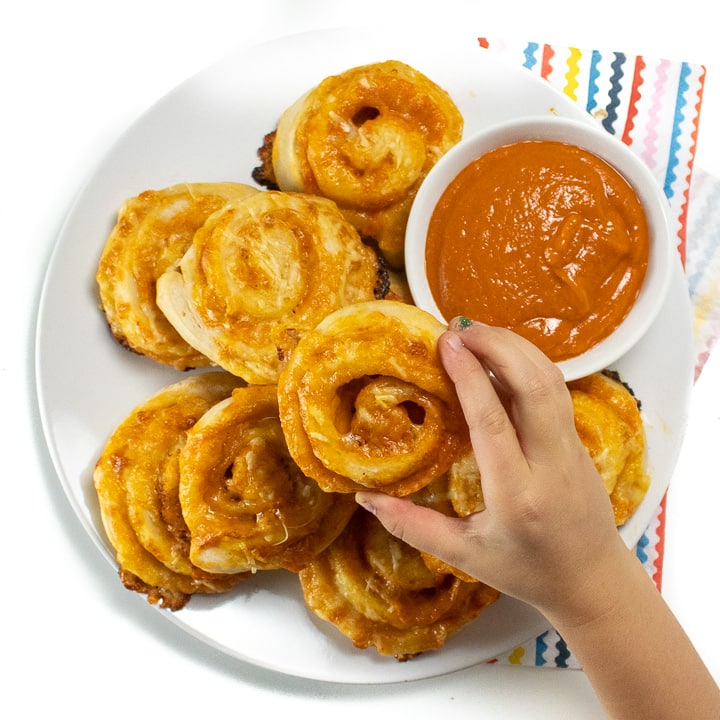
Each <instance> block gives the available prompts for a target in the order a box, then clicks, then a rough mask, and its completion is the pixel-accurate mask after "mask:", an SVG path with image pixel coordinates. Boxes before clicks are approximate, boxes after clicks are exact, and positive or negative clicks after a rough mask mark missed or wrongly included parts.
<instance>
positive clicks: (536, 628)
mask: <svg viewBox="0 0 720 720" xmlns="http://www.w3.org/2000/svg"><path fill="white" fill-rule="evenodd" d="M390 58H393V59H398V60H402V61H404V62H406V63H409V64H410V65H413V66H415V67H416V68H417V69H419V70H421V71H423V72H424V73H426V74H427V75H428V76H429V77H430V78H432V79H433V80H435V81H436V82H438V83H439V84H440V85H441V86H443V87H444V88H446V89H447V90H448V91H449V92H450V93H451V94H452V96H453V98H454V99H455V101H456V103H457V104H458V106H459V108H460V110H461V111H462V113H463V115H464V117H465V121H466V129H467V131H469V132H472V131H474V130H477V129H479V128H481V127H483V126H485V125H487V124H490V123H494V122H496V121H498V120H500V119H503V118H508V117H517V116H521V115H526V114H538V113H543V112H556V113H558V114H562V115H568V116H571V117H583V118H584V117H587V116H586V115H585V113H583V112H582V111H580V110H579V109H578V108H577V107H576V106H575V105H574V104H573V103H571V102H570V100H568V99H566V98H565V97H564V96H562V95H561V94H559V93H557V92H556V91H554V90H553V89H551V88H550V87H549V85H547V84H546V83H544V82H543V81H541V80H539V79H537V78H536V77H535V76H533V75H532V74H531V73H530V72H528V71H526V70H524V69H522V68H516V67H510V66H508V65H506V64H503V63H500V62H498V61H494V60H492V59H491V58H490V57H488V55H487V54H486V53H484V52H482V51H481V50H480V49H478V47H477V40H476V38H475V36H474V35H471V34H469V35H462V34H459V35H456V36H454V37H447V36H445V37H443V38H442V39H440V38H433V37H431V36H430V35H428V36H426V37H423V38H412V37H409V38H402V37H400V36H397V35H393V36H389V35H388V36H386V35H383V34H381V33H378V32H376V31H372V32H369V31H367V32H366V31H355V30H353V31H349V30H343V31H337V30H329V31H324V32H319V33H317V32H315V33H308V34H304V35H298V36H292V37H288V38H284V39H281V40H278V41H274V42H273V43H270V44H266V45H264V46H260V47H256V48H252V49H245V50H243V51H240V52H238V53H237V54H234V55H231V56H230V57H228V58H226V59H224V60H223V61H221V62H219V63H217V64H216V65H213V66H212V67H210V68H208V69H207V70H205V71H203V72H201V73H200V74H198V75H196V76H195V77H193V78H191V79H190V80H188V81H187V82H185V83H183V84H182V85H180V86H179V87H178V88H177V89H176V90H175V91H173V92H172V93H170V94H168V95H167V96H165V97H164V98H162V99H161V100H160V101H159V102H158V103H157V104H156V105H154V106H153V107H152V108H151V109H150V110H149V111H148V112H147V113H146V114H144V115H143V116H142V117H141V118H140V119H139V120H138V121H137V122H136V123H135V124H134V125H133V126H131V127H130V128H129V129H128V131H127V132H126V133H125V134H124V135H123V136H122V137H121V138H120V139H119V141H118V142H117V143H116V145H115V146H114V147H113V148H111V150H110V152H109V153H108V154H107V156H106V157H105V158H104V159H103V160H102V161H101V163H100V165H99V166H98V168H97V170H96V171H95V173H94V174H93V176H92V177H91V178H90V181H89V183H88V184H87V186H86V187H85V189H84V190H82V192H81V193H80V195H79V197H78V199H77V201H76V203H75V204H74V206H73V207H72V208H71V211H70V213H69V215H68V218H67V220H66V222H65V224H64V226H63V228H62V230H61V232H60V235H59V237H58V240H57V244H56V247H55V250H54V252H53V255H52V258H51V261H50V265H49V269H48V273H47V277H46V280H45V284H44V288H43V294H42V298H41V306H40V313H39V318H38V325H37V357H36V371H37V384H38V394H39V402H40V412H41V417H42V423H43V429H44V432H45V436H46V440H47V444H48V447H49V451H50V454H51V456H52V459H53V462H54V465H55V467H56V470H57V473H58V476H59V479H60V481H61V483H62V485H63V487H64V489H65V491H66V493H67V496H68V498H69V500H70V502H71V504H72V506H73V508H74V510H75V512H76V513H77V516H78V518H79V520H80V522H81V523H82V524H83V525H84V527H85V528H86V530H87V531H88V533H89V534H90V535H91V537H92V538H93V539H94V540H95V541H96V543H97V545H98V547H99V548H100V549H101V551H102V552H103V553H104V554H105V556H106V557H107V558H108V560H109V561H110V562H111V563H113V564H114V559H113V552H112V550H111V549H110V548H109V546H108V544H107V540H106V538H105V536H104V534H103V530H102V525H101V522H100V519H99V514H98V508H97V502H96V497H95V491H94V489H93V484H92V477H91V475H92V468H93V465H94V463H95V460H96V458H97V457H98V455H99V453H100V452H101V450H102V447H103V445H104V444H105V441H106V440H107V438H108V436H109V435H110V433H111V432H112V431H113V429H114V428H115V426H116V425H117V424H118V423H119V422H120V421H121V420H122V419H123V418H124V417H125V415H126V414H127V413H128V412H129V411H130V410H131V409H132V408H133V407H134V406H135V405H136V404H137V403H139V402H140V401H142V400H144V399H146V398H147V397H148V396H149V395H150V394H152V393H154V392H155V391H156V390H158V389H159V388H160V387H162V386H164V385H166V384H168V383H170V382H172V381H174V380H177V379H178V377H179V373H177V372H175V371H173V370H171V369H168V368H165V367H162V366H160V365H158V364H155V363H153V362H152V361H150V360H148V359H146V358H143V357H140V356H137V355H134V354H132V353H130V352H127V351H125V350H123V349H122V348H121V347H120V346H119V345H118V344H116V343H115V342H114V340H112V339H111V337H110V334H109V332H108V330H107V327H106V325H105V321H104V318H103V316H102V313H101V312H100V311H99V310H98V303H97V298H96V288H95V281H94V275H95V269H96V264H97V261H98V258H99V256H100V252H101V250H102V247H103V245H104V242H105V239H106V237H107V234H108V232H109V231H110V229H111V227H112V225H113V223H114V221H115V217H116V212H117V209H118V208H119V206H120V204H121V202H122V201H123V200H124V199H125V198H127V197H130V196H133V195H136V194H137V193H139V192H141V191H142V190H145V189H148V188H156V189H157V188H162V187H165V186H168V185H173V184H175V183H178V182H185V181H188V182H189V181H195V182H200V181H219V180H234V181H240V182H252V180H251V176H250V173H251V171H252V168H254V167H255V166H256V165H257V164H258V163H257V157H256V150H257V148H258V146H259V145H260V144H261V143H262V139H263V135H264V134H265V133H266V132H268V131H269V130H272V129H273V128H274V126H275V123H276V121H277V119H278V117H279V115H280V113H281V112H282V110H284V109H285V107H287V106H288V105H289V104H290V103H291V102H292V101H294V100H295V99H296V98H297V97H298V96H299V95H300V94H302V93H303V92H304V91H305V90H307V89H308V88H310V87H312V86H313V85H315V84H316V83H317V82H318V81H319V80H321V79H322V78H324V77H325V76H327V75H330V74H332V73H336V72H340V71H342V70H345V69H347V68H349V67H352V66H354V65H359V64H362V63H366V62H373V61H381V60H386V59H390ZM588 121H589V120H588ZM690 327H691V325H690V305H689V300H688V297H687V292H686V290H685V285H684V282H683V277H682V270H681V267H680V263H679V261H678V264H677V268H676V272H675V274H674V279H673V283H672V287H671V290H670V294H669V296H668V300H667V303H666V307H665V309H664V310H663V311H662V312H661V313H660V316H659V320H658V321H657V322H656V323H655V325H654V326H653V327H652V329H651V330H650V332H649V333H648V335H647V336H646V337H645V338H644V340H643V341H642V342H641V343H640V344H639V345H638V346H637V347H636V348H634V349H633V351H632V352H631V353H630V354H629V355H628V356H627V357H625V358H623V360H622V361H621V362H620V363H619V364H618V366H617V369H618V370H619V371H620V372H621V374H622V375H623V377H624V378H625V379H626V380H627V381H628V382H629V383H630V384H631V385H632V386H633V388H634V389H635V390H636V392H637V394H638V396H639V397H640V398H641V399H642V401H643V408H644V410H643V412H644V415H645V422H646V423H647V430H648V445H649V458H650V466H651V471H652V485H651V488H650V491H649V493H648V496H647V498H646V500H645V502H644V503H643V504H642V506H641V507H640V509H639V510H638V512H637V514H636V515H635V517H634V518H633V519H632V521H631V522H630V523H628V524H627V525H626V526H625V527H624V528H622V530H621V533H622V535H623V537H624V539H625V541H626V542H627V544H628V545H629V546H632V545H634V544H635V543H636V542H637V540H638V539H639V538H640V536H641V535H642V533H643V531H644V530H645V528H646V526H647V524H648V522H649V521H650V519H651V518H652V517H653V515H654V513H655V510H656V508H657V506H658V504H659V502H660V500H661V498H662V496H663V494H664V492H665V490H666V488H667V485H668V482H669V480H670V476H671V474H672V471H673V468H674V466H675V462H676V459H677V456H678V452H679V448H680V444H681V440H682V436H683V432H684V428H685V422H686V415H687V404H688V397H689V393H690V388H691V384H692V364H693V358H692V353H691V334H690V332H691V331H690ZM580 540H581V539H580ZM559 591H560V592H561V589H559ZM80 601H81V599H80V598H78V602H80ZM137 601H138V602H145V599H144V597H142V596H140V595H138V596H137ZM158 612H161V613H162V614H163V615H164V616H165V617H166V618H168V619H169V620H171V621H174V622H176V623H177V624H178V625H179V626H180V627H181V628H183V629H184V630H185V631H187V632H188V633H191V634H193V635H195V636H197V637H199V638H201V639H202V640H203V641H205V642H206V643H208V644H210V645H212V646H215V647H217V648H219V649H221V650H222V651H224V652H226V653H228V654H230V655H233V656H236V657H239V658H242V659H244V660H246V661H249V662H251V663H253V664H256V665H258V666H261V667H265V668H270V669H274V670H277V671H280V672H283V673H287V674H290V675H295V676H298V677H305V678H312V679H320V680H327V681H336V682H346V683H387V682H396V681H403V680H410V679H419V678H425V677H431V676H435V675H440V674H443V673H447V672H451V671H453V670H457V669H460V668H465V667H468V666H470V665H473V664H475V663H478V662H482V661H485V660H488V659H491V658H493V657H495V656H496V655H498V654H500V653H502V652H504V651H506V650H510V649H512V648H513V647H514V646H515V645H516V644H518V643H521V642H524V641H527V640H529V639H531V638H533V637H535V636H536V635H538V634H539V633H541V632H543V631H544V630H546V629H547V625H546V623H545V621H544V620H543V619H542V617H540V615H539V614H537V613H536V612H535V611H534V610H532V609H530V608H528V607H526V606H525V605H523V604H522V603H518V602H515V601H513V600H510V599H508V598H502V599H501V600H500V601H499V602H498V603H497V604H496V605H494V606H492V607H491V608H489V609H488V610H487V611H486V612H484V613H483V614H481V615H480V617H479V618H478V619H477V620H476V621H474V622H473V623H471V624H469V625H468V626H466V627H465V628H464V629H463V630H462V631H461V632H460V633H459V634H458V635H456V636H455V637H454V638H451V640H450V641H449V642H448V643H447V644H446V646H445V647H444V648H443V649H442V650H441V651H440V652H437V653H427V654H425V655H423V656H420V657H418V658H416V659H414V660H412V661H410V662H406V663H398V662H396V661H395V660H394V659H388V658H381V657H379V656H378V655H377V653H376V652H375V651H374V650H368V651H360V650H355V649H354V648H353V647H352V645H351V643H350V642H349V641H348V640H346V639H345V638H344V637H342V636H340V635H339V634H338V633H336V632H335V631H334V629H333V628H332V627H331V626H329V625H328V624H326V623H323V622H319V621H317V620H316V619H315V618H314V617H313V616H311V615H310V613H309V612H308V611H307V610H306V608H305V605H304V603H303V601H302V596H301V593H300V590H299V587H298V585H297V581H296V578H295V577H294V576H291V575H290V574H289V573H281V572H278V573H260V574H258V575H257V576H256V577H255V578H254V579H252V580H251V581H249V582H248V583H243V584H241V586H240V587H239V588H238V589H237V590H236V591H234V592H233V593H230V594H227V595H223V596H217V597H194V598H193V599H192V600H191V602H190V603H189V605H188V606H187V607H186V608H184V609H183V610H181V611H179V612H177V613H171V612H168V611H163V610H158Z"/></svg>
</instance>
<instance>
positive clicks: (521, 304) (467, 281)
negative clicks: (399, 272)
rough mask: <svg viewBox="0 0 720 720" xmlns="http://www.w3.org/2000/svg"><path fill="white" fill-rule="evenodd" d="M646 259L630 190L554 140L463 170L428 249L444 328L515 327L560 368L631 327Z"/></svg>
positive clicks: (589, 157) (442, 203)
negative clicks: (450, 323)
mask: <svg viewBox="0 0 720 720" xmlns="http://www.w3.org/2000/svg"><path fill="white" fill-rule="evenodd" d="M648 257H649V231H648V223H647V219H646V216H645V211H644V209H643V207H642V204H641V202H640V199H639V198H638V196H637V194H636V192H635V191H634V190H633V188H632V187H631V186H630V184H629V183H628V182H627V180H625V178H624V177H622V175H620V173H619V172H618V171H617V170H615V169H614V168H613V167H611V166H610V165H609V164H608V163H606V162H605V161H604V160H602V159H601V158H599V157H598V156H596V155H594V154H593V153H591V152H589V151H587V150H584V149H582V148H579V147H576V146H574V145H569V144H566V143H562V142H558V141H554V140H528V141H521V142H516V143H512V144H509V145H505V146H503V147H500V148H497V149H495V150H492V151H490V152H488V153H486V154H485V155H482V156H481V157H479V158H478V159H476V160H475V161H473V162H472V163H470V164H469V165H468V166H467V167H465V168H464V169H463V170H462V171H461V172H460V173H459V174H458V175H457V176H456V178H455V179H454V180H453V181H452V182H451V183H450V185H449V186H448V187H447V189H446V190H445V192H444V193H443V195H442V196H441V198H440V200H439V202H438V204H437V206H436V208H435V210H434V212H433V214H432V217H431V219H430V223H429V226H428V232H427V240H426V246H425V266H426V272H427V277H428V282H429V285H430V290H431V292H432V294H433V297H434V299H435V303H436V304H437V306H438V309H439V310H440V312H441V313H442V314H443V316H444V317H445V318H446V319H448V320H449V319H450V318H452V317H455V316H457V315H464V316H467V317H469V318H472V319H474V320H479V321H481V322H485V323H488V324H491V325H499V326H503V327H507V328H510V329H512V330H514V331H515V332H517V333H518V334H520V335H523V336H524V337H526V338H527V339H529V340H530V341H532V342H533V343H534V344H535V345H537V346H538V347H539V348H540V349H541V350H543V351H544V352H545V354H546V355H548V357H550V358H551V359H552V360H554V361H559V360H565V359H568V358H571V357H575V356H577V355H579V354H581V353H582V352H584V351H585V350H587V349H588V348H590V347H592V346H593V345H595V344H597V343H598V342H600V341H601V340H602V339H603V338H605V337H606V336H607V335H609V334H610V333H611V332H612V331H613V330H614V329H615V328H616V327H617V326H618V325H619V324H620V323H621V322H622V320H623V318H624V317H625V315H627V313H628V312H629V310H630V308H631V307H632V305H633V303H634V301H635V298H636V297H637V295H638V292H639V290H640V287H641V285H642V282H643V279H644V277H645V273H646V271H647V265H648Z"/></svg>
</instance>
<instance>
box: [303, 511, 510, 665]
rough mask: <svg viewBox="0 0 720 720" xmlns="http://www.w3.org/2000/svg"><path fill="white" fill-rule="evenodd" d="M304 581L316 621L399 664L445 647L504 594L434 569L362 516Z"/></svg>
mask: <svg viewBox="0 0 720 720" xmlns="http://www.w3.org/2000/svg"><path fill="white" fill-rule="evenodd" d="M299 578H300V583H301V586H302V590H303V595H304V598H305V602H306V603H307V605H308V607H309V608H310V609H311V610H312V611H313V612H314V613H315V614H316V615H317V616H318V617H320V618H322V619H323V620H326V621H328V622H330V623H332V624H333V625H334V626H335V627H336V628H337V629H338V630H339V631H340V632H341V633H343V634H344V635H345V636H346V637H348V638H349V639H350V640H351V641H352V642H353V644H354V645H355V646H356V647H358V648H362V649H365V648H369V647H374V648H375V649H376V650H377V651H378V653H380V654H381V655H391V656H395V657H396V658H397V659H398V660H408V659H410V658H412V657H414V656H416V655H418V654H420V653H423V652H427V651H430V650H437V649H439V648H441V647H442V646H443V645H444V644H445V642H446V640H447V639H448V638H449V637H450V636H451V635H453V634H454V633H456V632H457V631H458V630H459V629H460V628H462V627H463V626H464V625H466V624H467V623H468V622H470V621H471V620H472V619H474V618H475V617H477V615H479V613H480V612H482V610H484V609H485V608H486V607H488V606H489V605H491V604H492V603H493V602H495V600H497V598H498V596H499V593H498V592H497V591H496V590H494V589H492V588H490V587H488V586H486V585H484V584H483V583H480V582H471V583H467V582H464V581H463V580H461V579H460V578H458V577H456V576H455V575H452V574H444V573H437V572H434V571H432V570H431V569H430V568H429V567H428V566H427V565H426V564H425V563H424V562H423V560H422V558H421V556H420V553H419V552H418V551H417V550H415V549H414V548H412V547H411V546H410V545H407V544H406V543H404V542H402V541H401V540H399V539H398V538H395V537H393V536H392V535H390V533H388V532H387V530H385V528H383V526H382V525H381V524H380V522H379V521H378V520H377V519H376V518H375V517H374V516H372V515H370V514H369V513H366V512H362V511H359V512H358V513H356V514H355V515H354V516H353V518H352V520H351V521H350V523H348V526H347V527H346V529H345V530H344V531H343V533H342V534H341V535H340V537H339V538H338V539H337V540H335V542H333V543H332V544H331V545H330V546H329V547H328V548H327V549H326V550H325V551H324V552H323V553H321V554H320V555H319V556H318V557H317V558H316V559H315V560H313V561H312V562H311V563H309V564H308V565H307V566H306V567H304V568H303V569H302V570H301V571H300V573H299Z"/></svg>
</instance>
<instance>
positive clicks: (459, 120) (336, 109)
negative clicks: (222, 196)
mask: <svg viewBox="0 0 720 720" xmlns="http://www.w3.org/2000/svg"><path fill="white" fill-rule="evenodd" d="M462 131H463V117H462V115H461V113H460V111H459V110H458V108H457V106H456V105H455V103H454V101H453V100H452V98H451V97H450V96H449V95H448V93H447V92H446V91H445V90H443V89H442V88H441V87H439V86H438V85H437V84H436V83H434V82H433V81H432V80H430V79H429V78H428V77H426V76H425V75H423V74H422V73H421V72H419V71H418V70H416V69H414V68H412V67H410V66H409V65H406V64H405V63H402V62H398V61H396V60H388V61H385V62H379V63H371V64H367V65H362V66H359V67H354V68H350V69H348V70H346V71H345V72H342V73H340V74H338V75H332V76H330V77H327V78H325V79H324V80H323V81H322V82H320V83H319V84H318V85H317V86H316V87H315V88H313V89H311V90H310V91H309V92H308V93H306V94H305V95H303V96H302V97H301V98H299V99H298V100H297V101H296V102H295V103H294V104H293V105H292V106H290V107H289V108H288V109H287V110H286V111H285V112H284V113H283V115H282V116H281V118H280V121H279V123H278V126H277V130H276V133H275V135H274V137H273V138H272V169H273V175H274V180H275V182H276V183H277V185H278V186H279V187H280V189H281V190H292V191H295V192H307V193H311V194H315V195H321V196H323V197H328V198H330V199H332V200H334V201H335V202H336V203H337V204H338V206H339V207H340V208H341V210H342V211H343V212H344V213H345V214H346V216H347V218H348V219H349V220H350V221H351V222H352V223H353V224H354V225H355V227H357V228H358V230H359V231H360V234H361V235H362V236H363V237H370V238H373V239H374V240H375V241H376V242H377V243H378V245H379V247H380V249H381V250H382V252H383V254H384V256H385V258H386V259H387V261H388V262H389V263H390V264H391V265H392V266H393V267H396V268H400V267H402V265H403V245H404V234H405V225H406V224H407V218H408V215H409V212H410V205H411V204H412V201H413V198H414V197H415V194H416V192H417V189H418V187H419V186H420V183H421V182H422V180H423V179H424V177H425V176H426V175H427V173H428V171H429V170H430V168H431V167H432V166H433V165H434V164H435V163H436V162H437V160H438V159H439V158H440V157H441V156H442V155H443V154H444V153H445V152H447V150H449V149H450V148H451V147H452V146H453V145H455V144H456V143H457V142H458V141H459V140H460V138H461V137H462Z"/></svg>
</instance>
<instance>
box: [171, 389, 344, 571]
mask: <svg viewBox="0 0 720 720" xmlns="http://www.w3.org/2000/svg"><path fill="white" fill-rule="evenodd" d="M179 464H180V476H181V477H180V502H181V506H182V510H183V515H184V517H185V520H186V522H187V524H188V527H189V529H190V538H191V539H190V558H191V559H192V561H193V562H194V563H195V564H196V565H198V566H199V567H202V568H204V569H205V570H207V571H210V572H220V573H235V572H241V571H245V570H256V569H276V568H285V569H287V570H291V571H297V570H299V569H300V568H301V567H302V566H303V565H305V564H306V563H307V562H309V561H310V560H311V559H312V558H314V557H315V555H317V553H318V552H320V551H321V550H323V549H324V548H325V547H326V546H327V545H328V544H329V543H330V542H332V540H334V539H335V537H337V535H338V534H339V533H340V532H341V531H342V529H343V528H344V527H345V525H346V524H347V522H348V520H349V519H350V516H351V515H352V513H353V512H354V511H355V509H356V505H355V503H354V500H353V499H352V498H351V497H349V496H342V495H336V494H333V493H325V492H323V491H321V490H320V488H319V487H318V486H317V483H315V481H314V480H312V479H310V478H307V477H305V476H304V475H303V474H302V472H301V471H300V469H299V468H298V467H297V466H296V465H295V463H294V462H293V461H292V459H291V457H290V455H289V453H288V451H287V447H286V445H285V438H284V437H283V433H282V429H281V427H280V421H279V420H278V413H277V397H276V393H275V388H274V387H273V386H270V385H265V386H250V387H243V388H238V389H236V390H235V391H234V392H233V395H232V397H231V398H229V399H228V400H226V401H224V402H221V403H218V404H217V405H215V406H214V407H213V408H212V409H211V410H210V411H209V412H208V413H206V414H205V415H204V416H203V417H202V418H201V419H200V420H199V421H198V422H197V424H196V425H194V426H193V428H192V430H191V431H190V432H189V434H188V439H187V443H186V444H185V447H184V448H183V451H182V453H181V456H180V461H179Z"/></svg>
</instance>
